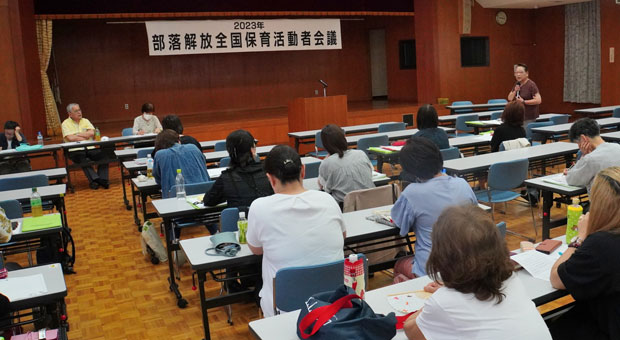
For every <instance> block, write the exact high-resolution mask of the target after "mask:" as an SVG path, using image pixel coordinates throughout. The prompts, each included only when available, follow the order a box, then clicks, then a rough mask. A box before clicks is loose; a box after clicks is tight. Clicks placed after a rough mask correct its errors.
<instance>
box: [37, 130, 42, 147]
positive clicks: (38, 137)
mask: <svg viewBox="0 0 620 340" xmlns="http://www.w3.org/2000/svg"><path fill="white" fill-rule="evenodd" d="M37 144H39V145H43V135H42V134H41V131H39V133H38V134H37Z"/></svg>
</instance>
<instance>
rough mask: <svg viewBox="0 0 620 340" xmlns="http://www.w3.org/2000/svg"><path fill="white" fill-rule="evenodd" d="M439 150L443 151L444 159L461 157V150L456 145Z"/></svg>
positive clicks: (442, 156)
mask: <svg viewBox="0 0 620 340" xmlns="http://www.w3.org/2000/svg"><path fill="white" fill-rule="evenodd" d="M439 152H441V158H443V160H444V161H449V160H451V159H457V158H461V152H460V151H459V148H457V147H456V146H453V147H451V148H447V149H441V150H439Z"/></svg>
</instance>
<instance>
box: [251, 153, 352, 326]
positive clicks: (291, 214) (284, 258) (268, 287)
mask: <svg viewBox="0 0 620 340" xmlns="http://www.w3.org/2000/svg"><path fill="white" fill-rule="evenodd" d="M265 171H266V172H267V178H269V183H271V186H272V187H273V191H274V192H275V194H274V195H271V196H267V197H261V198H257V199H256V200H255V201H254V202H252V205H251V206H250V215H249V218H248V234H247V239H248V246H249V247H250V250H252V252H253V253H254V254H257V255H259V254H263V288H262V289H261V291H260V293H259V296H260V298H261V300H260V306H261V309H262V310H263V313H264V315H265V316H266V317H268V316H273V315H274V306H273V279H274V278H275V276H276V272H277V271H278V270H279V269H282V268H287V267H294V266H308V265H315V264H323V263H329V262H333V261H337V260H342V259H343V258H344V252H343V250H342V249H343V246H344V237H345V226H344V221H343V220H342V213H341V212H340V208H339V207H338V204H337V203H336V201H334V200H333V199H332V198H331V197H330V196H329V195H328V194H326V193H324V192H322V191H317V190H306V189H305V188H304V186H303V184H302V183H303V182H302V181H303V178H304V174H305V173H304V172H305V170H304V166H303V165H302V164H301V159H300V158H299V155H298V154H297V152H296V151H295V150H294V149H293V148H291V147H290V146H287V145H278V146H276V147H275V148H273V149H272V150H271V151H270V152H269V154H268V155H267V159H266V160H265Z"/></svg>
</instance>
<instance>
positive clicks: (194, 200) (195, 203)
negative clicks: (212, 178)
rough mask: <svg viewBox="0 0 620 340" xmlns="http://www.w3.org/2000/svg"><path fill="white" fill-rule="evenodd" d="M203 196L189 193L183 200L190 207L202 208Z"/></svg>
mask: <svg viewBox="0 0 620 340" xmlns="http://www.w3.org/2000/svg"><path fill="white" fill-rule="evenodd" d="M204 196H205V194H198V195H191V196H187V197H185V200H186V201H187V203H189V204H190V205H191V206H192V207H194V208H196V209H203V208H204V207H205V205H204V203H203V202H202V199H203V198H204Z"/></svg>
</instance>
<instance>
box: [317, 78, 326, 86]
mask: <svg viewBox="0 0 620 340" xmlns="http://www.w3.org/2000/svg"><path fill="white" fill-rule="evenodd" d="M319 83H321V84H323V87H327V83H326V82H324V81H323V79H319Z"/></svg>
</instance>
